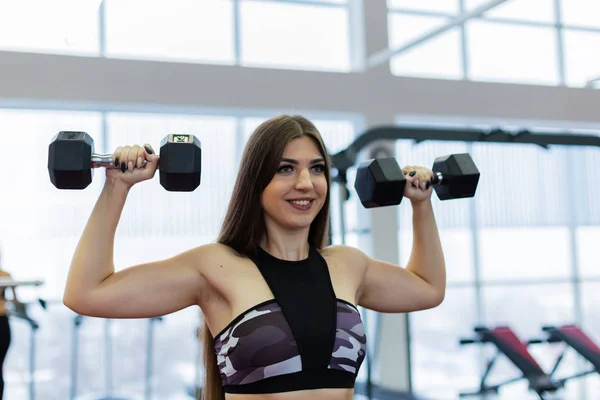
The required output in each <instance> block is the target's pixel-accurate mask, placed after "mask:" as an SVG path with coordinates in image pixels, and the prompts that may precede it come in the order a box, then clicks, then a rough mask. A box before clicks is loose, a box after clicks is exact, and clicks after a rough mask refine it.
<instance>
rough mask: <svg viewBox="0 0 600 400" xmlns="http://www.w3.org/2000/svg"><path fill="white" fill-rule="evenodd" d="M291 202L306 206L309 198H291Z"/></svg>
mask: <svg viewBox="0 0 600 400" xmlns="http://www.w3.org/2000/svg"><path fill="white" fill-rule="evenodd" d="M292 203H294V204H297V205H299V206H307V205H308V203H310V200H293V201H292Z"/></svg>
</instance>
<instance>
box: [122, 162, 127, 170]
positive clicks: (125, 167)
mask: <svg viewBox="0 0 600 400" xmlns="http://www.w3.org/2000/svg"><path fill="white" fill-rule="evenodd" d="M126 170H127V164H125V163H124V162H122V163H121V172H125V171H126Z"/></svg>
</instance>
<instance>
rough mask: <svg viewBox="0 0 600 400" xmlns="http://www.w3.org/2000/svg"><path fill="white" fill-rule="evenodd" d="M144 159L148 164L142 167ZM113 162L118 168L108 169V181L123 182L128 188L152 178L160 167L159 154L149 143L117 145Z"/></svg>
mask: <svg viewBox="0 0 600 400" xmlns="http://www.w3.org/2000/svg"><path fill="white" fill-rule="evenodd" d="M144 161H146V165H145V166H144V167H142V165H143V164H144ZM112 162H113V165H115V166H116V167H118V168H107V169H106V178H107V181H109V182H111V183H117V182H119V183H123V184H125V185H126V186H127V187H128V188H131V187H132V186H133V185H135V184H136V183H138V182H142V181H146V180H148V179H152V178H153V177H154V174H155V173H156V169H157V168H158V156H157V155H156V154H155V153H154V149H152V146H150V145H149V144H145V145H144V146H139V145H133V146H120V147H117V149H116V150H115V152H114V153H113V155H112Z"/></svg>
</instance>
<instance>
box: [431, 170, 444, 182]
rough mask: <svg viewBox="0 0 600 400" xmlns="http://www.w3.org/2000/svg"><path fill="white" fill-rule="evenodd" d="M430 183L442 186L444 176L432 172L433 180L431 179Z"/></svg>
mask: <svg viewBox="0 0 600 400" xmlns="http://www.w3.org/2000/svg"><path fill="white" fill-rule="evenodd" d="M431 183H433V184H434V185H442V184H444V174H442V173H441V172H434V173H433V178H431Z"/></svg>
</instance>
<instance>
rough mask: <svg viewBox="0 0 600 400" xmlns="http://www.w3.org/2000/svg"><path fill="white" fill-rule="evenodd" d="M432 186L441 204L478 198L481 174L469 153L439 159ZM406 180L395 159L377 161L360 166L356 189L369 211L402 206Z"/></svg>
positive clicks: (434, 167)
mask: <svg viewBox="0 0 600 400" xmlns="http://www.w3.org/2000/svg"><path fill="white" fill-rule="evenodd" d="M432 171H433V178H432V180H431V183H432V184H433V188H434V189H435V192H436V193H437V195H438V198H439V199H440V200H450V199H461V198H465V197H473V196H475V191H476V189H477V184H478V183H479V175H480V173H479V170H478V169H477V166H476V165H475V163H474V162H473V159H472V158H471V156H470V155H469V154H467V153H462V154H451V155H447V156H442V157H438V158H436V159H435V161H434V163H433V168H432ZM406 182H407V181H406V177H405V176H404V174H403V173H402V169H401V168H400V166H399V165H398V163H397V162H396V159H394V158H389V157H388V158H377V159H373V160H368V161H364V162H362V163H361V164H359V166H358V169H357V171H356V180H355V182H354V188H355V189H356V192H357V193H358V197H359V198H360V201H361V203H362V205H363V206H364V207H365V208H375V207H385V206H392V205H397V204H400V202H401V201H402V198H403V195H404V188H405V186H406Z"/></svg>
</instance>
